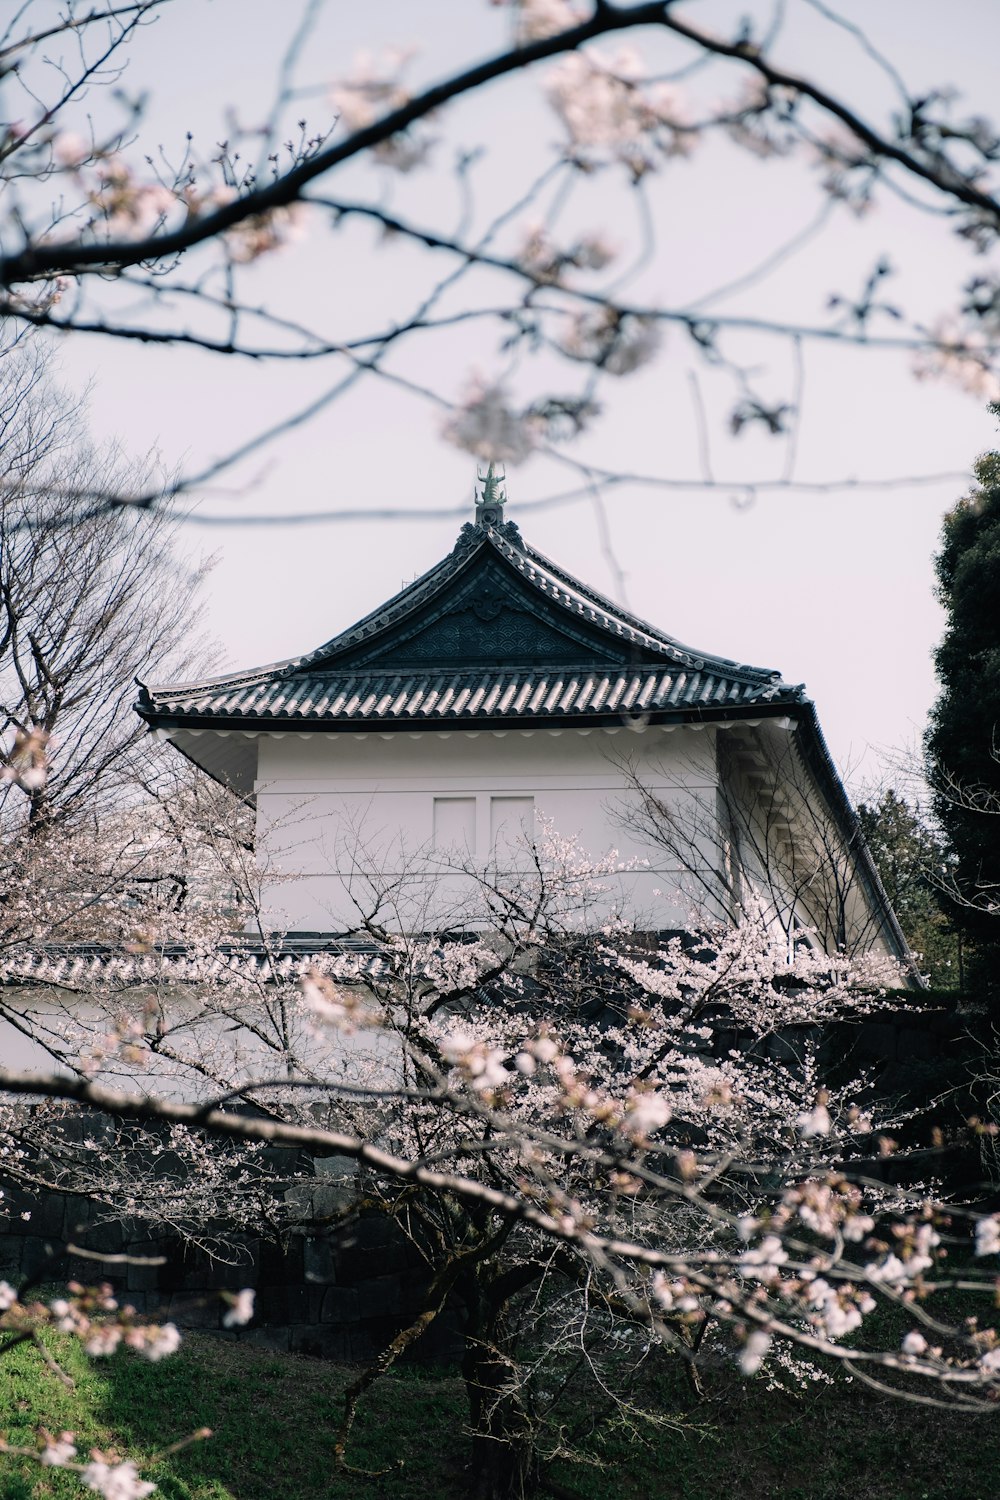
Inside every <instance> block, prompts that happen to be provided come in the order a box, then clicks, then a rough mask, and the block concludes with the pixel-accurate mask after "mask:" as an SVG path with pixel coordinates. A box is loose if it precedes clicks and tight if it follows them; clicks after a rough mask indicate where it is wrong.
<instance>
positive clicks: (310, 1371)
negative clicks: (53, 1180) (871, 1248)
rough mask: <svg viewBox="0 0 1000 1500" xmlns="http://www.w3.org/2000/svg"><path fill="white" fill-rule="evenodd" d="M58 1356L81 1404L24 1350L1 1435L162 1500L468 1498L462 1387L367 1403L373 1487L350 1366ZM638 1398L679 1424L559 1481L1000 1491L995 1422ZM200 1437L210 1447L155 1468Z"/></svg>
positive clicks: (28, 1484) (404, 1386) (12, 1485)
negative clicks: (123, 1465)
mask: <svg viewBox="0 0 1000 1500" xmlns="http://www.w3.org/2000/svg"><path fill="white" fill-rule="evenodd" d="M58 1355H59V1358H60V1360H62V1361H63V1363H64V1365H65V1367H66V1368H67V1369H68V1371H69V1373H70V1374H71V1375H72V1376H73V1378H74V1380H75V1382H76V1384H75V1388H74V1389H73V1390H67V1389H65V1387H63V1386H62V1385H61V1384H59V1382H57V1381H56V1380H55V1379H54V1378H53V1377H52V1375H51V1374H50V1373H49V1372H48V1371H47V1370H46V1369H45V1367H44V1366H43V1364H42V1362H41V1360H40V1359H39V1357H38V1355H37V1352H36V1351H34V1350H32V1349H30V1348H29V1347H26V1346H22V1347H20V1348H18V1349H16V1350H14V1351H12V1352H11V1353H10V1354H8V1355H7V1356H5V1357H4V1358H3V1359H2V1360H0V1428H2V1430H3V1431H4V1432H5V1433H6V1436H7V1437H8V1439H9V1440H10V1441H11V1442H14V1443H30V1442H32V1441H33V1438H34V1434H35V1431H36V1430H37V1428H38V1426H39V1425H44V1426H46V1427H48V1428H49V1429H50V1430H53V1431H58V1430H61V1429H63V1428H69V1429H70V1430H73V1431H75V1432H76V1433H77V1435H78V1437H77V1442H78V1446H79V1448H80V1450H81V1452H83V1453H86V1451H87V1450H88V1449H89V1448H90V1447H91V1446H95V1445H96V1446H98V1447H100V1448H102V1449H105V1450H107V1449H115V1450H117V1452H118V1453H120V1454H121V1456H123V1457H130V1458H133V1459H135V1461H136V1462H137V1463H138V1464H139V1466H140V1470H141V1472H142V1473H143V1475H144V1476H145V1477H146V1478H149V1479H152V1480H154V1481H155V1482H156V1484H157V1485H158V1487H159V1496H158V1500H313V1497H323V1500H364V1497H366V1496H369V1495H370V1496H371V1497H372V1500H418V1497H419V1500H461V1496H462V1494H463V1489H464V1483H463V1480H464V1464H465V1461H466V1456H467V1455H466V1436H465V1432H464V1423H465V1416H466V1408H465V1399H464V1392H463V1389H462V1385H461V1382H460V1381H459V1380H457V1379H456V1378H455V1377H454V1376H452V1375H451V1374H448V1373H440V1372H439V1373H436V1374H432V1373H429V1372H424V1371H417V1370H413V1369H410V1370H404V1371H402V1372H401V1373H399V1374H393V1375H391V1376H389V1377H386V1378H384V1379H383V1380H381V1381H379V1382H378V1383H377V1384H376V1385H375V1386H374V1387H373V1388H372V1391H371V1392H370V1393H369V1397H368V1398H367V1401H366V1403H365V1404H363V1406H362V1408H361V1409H360V1411H359V1415H358V1419H357V1424H356V1427H355V1432H354V1436H353V1438H352V1444H351V1453H350V1457H351V1461H352V1463H353V1464H354V1465H356V1466H358V1467H361V1468H366V1467H367V1468H375V1469H388V1470H389V1471H390V1472H389V1473H387V1474H385V1475H383V1477H381V1478H378V1479H364V1478H358V1477H356V1476H355V1475H351V1474H344V1473H339V1472H338V1471H337V1470H336V1466H335V1462H334V1437H335V1432H336V1426H337V1420H338V1416H339V1404H338V1402H339V1396H340V1393H341V1391H342V1390H343V1387H344V1385H345V1384H346V1383H347V1381H348V1380H349V1379H350V1378H351V1374H352V1372H350V1371H346V1370H344V1369H343V1368H339V1367H337V1366H334V1365H330V1364H325V1363H323V1362H321V1361H318V1360H311V1359H307V1358H304V1357H299V1356H292V1355H285V1354H282V1355H278V1354H274V1353H271V1352H269V1351H267V1350H263V1349H259V1348H256V1347H254V1346H252V1345H249V1344H242V1343H235V1342H229V1341H223V1340H220V1339H217V1338H216V1339H213V1338H211V1337H209V1336H205V1335H201V1336H199V1335H197V1334H193V1333H192V1334H190V1335H188V1337H187V1338H186V1339H185V1343H184V1345H183V1347H182V1350H181V1352H180V1353H179V1354H177V1355H175V1356H173V1357H172V1358H170V1359H167V1360H164V1361H162V1362H161V1363H160V1364H155V1365H154V1364H148V1363H146V1362H145V1361H142V1360H139V1359H136V1358H134V1357H130V1356H129V1355H127V1354H124V1353H120V1354H116V1355H115V1356H113V1357H112V1358H111V1359H108V1360H103V1361H91V1360H88V1359H87V1358H86V1357H85V1356H84V1355H83V1354H82V1353H81V1352H80V1350H79V1349H78V1348H77V1347H76V1346H75V1345H72V1344H70V1343H69V1342H68V1341H65V1340H60V1341H58ZM642 1394H643V1399H644V1400H645V1401H646V1402H647V1403H649V1404H651V1405H652V1406H653V1407H654V1408H655V1409H658V1410H660V1411H662V1412H664V1414H667V1415H670V1416H672V1417H676V1418H677V1421H676V1423H675V1424H672V1425H668V1426H664V1427H661V1428H658V1429H655V1430H648V1429H647V1430H645V1431H644V1432H643V1433H642V1434H641V1435H640V1434H637V1433H635V1432H631V1431H628V1430H626V1429H625V1428H623V1427H622V1426H620V1425H614V1424H608V1425H603V1426H600V1425H598V1426H595V1428H594V1430H593V1432H592V1433H591V1434H590V1436H589V1437H588V1438H587V1439H586V1440H585V1447H586V1450H587V1453H588V1455H589V1457H590V1458H591V1459H592V1460H593V1461H594V1463H593V1465H592V1466H590V1465H575V1464H574V1465H570V1464H568V1463H558V1464H556V1465H555V1466H554V1467H553V1469H552V1477H553V1478H554V1479H555V1480H557V1481H558V1483H559V1485H560V1486H561V1487H562V1488H563V1489H564V1490H566V1491H569V1492H571V1493H573V1494H574V1495H578V1496H579V1497H581V1500H605V1497H606V1496H608V1495H614V1496H615V1497H616V1500H708V1497H711V1500H716V1497H718V1496H725V1497H727V1500H767V1497H768V1496H772V1495H773V1496H779V1495H780V1496H781V1497H782V1500H987V1497H992V1496H994V1495H995V1494H996V1493H997V1490H998V1482H997V1473H998V1469H1000V1409H998V1411H997V1413H996V1415H995V1416H994V1415H992V1414H985V1415H982V1416H975V1417H961V1416H958V1415H954V1414H950V1413H944V1412H939V1411H935V1410H932V1409H930V1408H925V1407H920V1406H914V1405H910V1404H906V1403H902V1402H896V1401H891V1400H888V1399H886V1400H879V1399H877V1398H875V1397H873V1396H870V1395H866V1394H865V1393H862V1392H860V1391H859V1390H858V1389H857V1387H856V1386H853V1385H849V1384H846V1383H844V1382H838V1383H836V1384H834V1385H832V1386H831V1385H819V1386H816V1387H811V1388H810V1389H809V1390H808V1391H807V1392H806V1393H805V1394H804V1395H802V1396H801V1397H791V1396H789V1395H785V1394H782V1393H780V1392H773V1391H771V1392H769V1391H767V1390H766V1389H765V1387H764V1384H763V1383H762V1382H761V1381H760V1380H757V1381H750V1382H746V1381H742V1380H740V1379H738V1378H737V1377H736V1376H735V1375H733V1374H731V1373H729V1372H728V1371H719V1372H716V1373H715V1374H713V1376H712V1379H711V1382H710V1390H709V1395H708V1399H707V1400H705V1401H703V1402H701V1403H698V1404H694V1403H693V1401H692V1397H691V1393H690V1390H689V1388H688V1387H687V1385H686V1383H685V1382H684V1380H683V1377H682V1375H681V1372H680V1371H679V1370H678V1369H677V1367H676V1366H675V1365H673V1364H669V1363H668V1364H666V1365H665V1366H664V1367H663V1368H662V1369H661V1370H660V1372H659V1373H658V1374H656V1375H655V1376H653V1377H651V1380H650V1383H649V1385H648V1388H647V1389H646V1390H645V1391H644V1392H643V1393H642ZM200 1426H208V1427H211V1428H212V1429H213V1432H214V1436H213V1437H212V1438H211V1439H210V1440H208V1441H207V1442H203V1443H199V1444H197V1445H195V1446H193V1447H190V1448H188V1449H185V1450H184V1451H182V1452H180V1453H176V1454H173V1455H170V1456H169V1457H166V1458H163V1459H161V1460H159V1461H156V1459H155V1455H156V1453H157V1450H158V1448H160V1447H162V1446H164V1445H166V1444H168V1443H170V1442H171V1441H173V1440H175V1439H177V1438H180V1437H183V1436H184V1435H185V1434H187V1433H189V1432H191V1431H193V1430H194V1429H196V1428H198V1427H200ZM400 1459H401V1460H402V1461H403V1463H402V1467H397V1466H396V1465H397V1463H398V1460H400ZM83 1493H84V1492H83V1491H81V1489H80V1485H79V1481H78V1480H77V1478H76V1477H75V1476H73V1475H70V1474H66V1473H59V1472H58V1471H53V1470H43V1469H39V1468H38V1467H37V1466H36V1465H34V1464H32V1463H31V1462H30V1461H27V1460H20V1459H17V1458H12V1457H2V1456H0V1496H2V1497H3V1500H63V1497H70V1496H74V1497H76V1500H81V1496H82V1494H83Z"/></svg>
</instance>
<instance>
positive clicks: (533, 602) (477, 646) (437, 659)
mask: <svg viewBox="0 0 1000 1500" xmlns="http://www.w3.org/2000/svg"><path fill="white" fill-rule="evenodd" d="M634 661H635V652H634V650H633V649H631V648H630V646H629V644H628V643H626V642H625V641H622V642H621V643H620V645H619V643H618V642H617V641H615V640H614V639H612V638H609V636H608V635H607V633H606V632H605V631H602V630H601V629H600V628H599V627H596V626H592V625H590V624H589V623H588V622H587V621H585V620H581V619H579V618H578V617H574V616H573V615H571V614H569V613H568V612H567V611H566V610H564V609H562V608H560V606H559V605H558V604H557V603H555V602H554V601H552V600H549V599H547V598H546V597H545V596H544V594H542V593H541V591H540V590H539V589H537V588H534V587H532V585H531V584H530V583H528V582H527V581H526V580H524V579H523V578H521V577H520V576H519V574H517V573H515V572H514V570H513V569H512V568H510V567H509V566H508V565H507V564H505V563H504V562H503V561H502V560H501V559H499V558H497V557H496V555H495V554H494V555H489V554H487V555H486V556H485V557H484V556H483V555H482V554H480V555H479V556H478V557H476V558H474V560H473V561H472V564H471V566H469V567H468V568H467V569H465V570H463V571H462V572H461V573H459V574H458V576H456V577H455V578H453V579H452V580H451V581H450V582H449V583H448V584H447V585H446V586H445V588H444V589H443V590H442V591H441V592H440V593H439V594H437V595H436V596H435V597H433V598H431V599H430V600H428V601H427V602H426V603H425V604H424V605H423V606H422V607H419V608H418V609H416V610H415V611H414V613H413V615H412V616H411V617H410V618H409V619H408V620H395V621H394V620H392V619H391V618H389V619H387V620H386V621H385V624H384V626H382V625H380V622H379V620H378V619H377V617H376V618H375V619H373V620H372V621H371V622H370V635H369V638H368V639H367V640H365V641H358V642H357V643H356V644H352V645H351V646H349V647H348V648H347V649H346V650H344V651H341V652H338V653H337V654H336V655H335V656H332V657H330V658H328V659H327V661H317V660H315V658H314V659H312V660H311V661H310V664H309V665H310V670H311V671H312V672H314V673H315V672H323V671H334V670H336V671H348V670H355V669H357V668H359V667H366V668H367V667H382V666H384V667H386V668H392V669H393V670H395V669H396V668H399V669H401V670H406V669H407V668H409V667H425V668H426V667H435V666H440V667H441V668H442V669H443V670H448V669H450V668H454V667H462V666H480V665H486V664H489V665H490V666H505V665H518V666H533V665H535V664H536V663H537V664H538V665H541V666H544V665H553V664H559V665H561V666H568V665H570V664H572V663H574V662H581V663H607V664H608V665H622V664H625V663H629V662H634Z"/></svg>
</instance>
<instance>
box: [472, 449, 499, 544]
mask: <svg viewBox="0 0 1000 1500" xmlns="http://www.w3.org/2000/svg"><path fill="white" fill-rule="evenodd" d="M506 478H507V471H506V469H505V468H503V467H501V471H500V473H499V474H498V473H497V467H496V464H495V463H494V462H493V460H492V459H490V466H489V468H488V469H487V470H486V473H485V474H483V473H482V472H481V470H480V468H479V466H478V464H477V466H476V479H477V481H478V482H479V484H481V485H482V490H481V491H480V490H478V489H474V494H475V497H476V525H477V526H478V527H479V528H480V530H484V529H485V528H486V527H487V526H502V525H503V508H504V506H505V505H506V503H507V494H506V491H505V490H503V489H501V485H502V484H503V483H504V482H505V481H506Z"/></svg>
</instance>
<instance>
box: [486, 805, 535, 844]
mask: <svg viewBox="0 0 1000 1500" xmlns="http://www.w3.org/2000/svg"><path fill="white" fill-rule="evenodd" d="M534 833H535V799H534V797H491V798H490V847H491V848H493V849H511V848H516V847H517V846H518V845H523V844H524V843H525V842H526V840H528V839H531V838H533V837H534Z"/></svg>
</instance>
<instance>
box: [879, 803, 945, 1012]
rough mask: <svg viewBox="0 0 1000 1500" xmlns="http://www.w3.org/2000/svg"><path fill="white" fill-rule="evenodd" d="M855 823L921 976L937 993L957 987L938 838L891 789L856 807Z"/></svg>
mask: <svg viewBox="0 0 1000 1500" xmlns="http://www.w3.org/2000/svg"><path fill="white" fill-rule="evenodd" d="M858 821H859V822H860V824H861V831H862V832H863V834H864V836H865V842H866V843H867V845H868V848H869V850H870V851H871V855H872V858H873V859H874V861H875V864H876V865H877V867H878V872H879V875H880V876H881V878H882V884H883V885H884V886H885V891H886V895H887V896H888V897H889V901H890V903H891V905H892V909H893V911H894V912H895V913H896V916H897V917H898V918H899V924H900V926H901V927H902V929H903V931H904V933H905V934H906V941H907V942H908V943H909V945H910V947H911V948H912V949H913V952H914V954H915V955H916V956H917V965H918V967H919V969H920V972H921V973H922V974H925V975H926V976H927V978H928V980H929V981H930V983H931V985H933V987H934V988H935V989H956V988H961V986H962V981H963V974H962V968H963V953H962V939H961V935H960V934H958V933H956V931H955V928H954V926H953V924H952V923H951V921H950V920H949V918H948V916H947V914H946V913H945V912H944V911H942V909H941V900H940V892H941V890H942V889H943V888H944V887H946V886H947V884H948V883H949V864H950V861H949V857H948V847H947V844H946V841H945V839H944V838H943V836H942V834H941V833H940V831H939V830H938V829H937V828H935V827H934V825H933V824H932V822H931V821H930V819H929V818H928V817H927V815H926V814H925V812H924V810H923V809H922V808H921V807H920V806H919V805H914V804H913V803H910V802H909V801H907V799H906V798H905V797H901V796H900V795H899V793H898V792H896V791H894V790H893V789H892V788H891V787H889V788H887V789H886V790H885V791H883V792H881V793H880V794H879V795H878V797H876V798H875V799H874V800H873V801H871V802H859V803H858Z"/></svg>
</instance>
